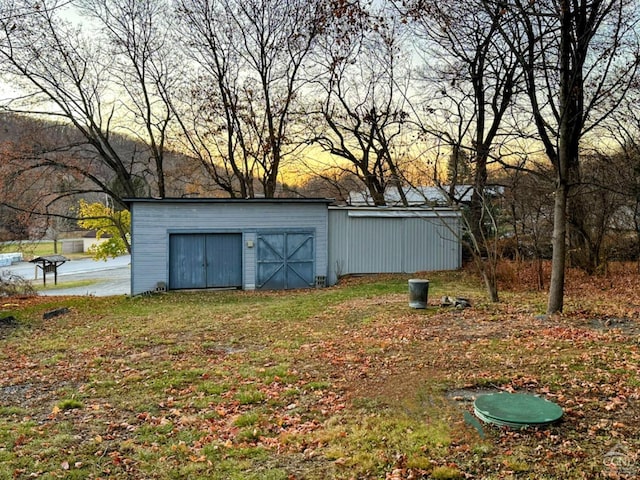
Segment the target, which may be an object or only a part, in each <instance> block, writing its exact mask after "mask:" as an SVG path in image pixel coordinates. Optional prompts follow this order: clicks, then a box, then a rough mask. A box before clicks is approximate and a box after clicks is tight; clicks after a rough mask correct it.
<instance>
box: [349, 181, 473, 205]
mask: <svg viewBox="0 0 640 480" xmlns="http://www.w3.org/2000/svg"><path fill="white" fill-rule="evenodd" d="M402 190H403V192H404V195H405V197H406V199H407V203H408V204H409V205H410V206H417V205H448V204H450V203H451V201H450V200H451V199H450V198H449V187H447V186H443V187H403V189H402ZM472 192H473V186H472V185H456V186H454V187H453V196H454V202H453V203H466V202H469V201H470V200H471V193H472ZM384 198H385V201H386V203H387V205H402V199H401V198H400V193H399V192H398V189H397V188H395V187H390V188H387V190H386V192H385V194H384ZM348 202H349V205H354V206H357V205H374V201H373V198H372V197H371V195H369V193H368V192H366V191H362V192H349V200H348Z"/></svg>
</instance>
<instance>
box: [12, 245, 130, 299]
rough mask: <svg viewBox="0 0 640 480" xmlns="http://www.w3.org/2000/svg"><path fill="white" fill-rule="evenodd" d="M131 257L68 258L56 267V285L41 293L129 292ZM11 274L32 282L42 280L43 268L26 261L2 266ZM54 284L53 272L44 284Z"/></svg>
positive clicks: (106, 293) (102, 294)
mask: <svg viewBox="0 0 640 480" xmlns="http://www.w3.org/2000/svg"><path fill="white" fill-rule="evenodd" d="M130 263H131V256H130V255H123V256H121V257H117V258H110V259H108V260H107V261H102V260H98V261H96V260H92V259H79V260H69V261H68V262H66V263H64V264H63V265H60V267H58V287H61V288H56V289H52V290H43V291H41V292H40V295H92V296H96V297H104V296H109V295H129V294H130V293H131V267H130ZM2 270H3V271H9V272H11V273H12V274H14V275H20V276H21V277H22V278H24V279H26V280H34V282H33V283H34V284H36V283H37V282H42V271H41V270H40V269H37V279H36V266H35V265H34V264H33V263H29V262H20V263H16V264H14V265H11V266H10V267H2ZM81 280H93V281H95V282H94V283H91V284H90V285H85V286H83V287H73V288H64V283H66V282H76V281H81ZM52 284H53V274H48V275H47V285H52Z"/></svg>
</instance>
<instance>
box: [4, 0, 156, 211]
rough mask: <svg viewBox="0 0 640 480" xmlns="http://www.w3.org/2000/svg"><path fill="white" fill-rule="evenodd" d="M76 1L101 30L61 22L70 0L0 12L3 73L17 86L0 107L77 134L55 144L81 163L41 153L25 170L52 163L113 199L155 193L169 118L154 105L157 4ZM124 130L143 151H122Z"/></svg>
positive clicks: (137, 0)
mask: <svg viewBox="0 0 640 480" xmlns="http://www.w3.org/2000/svg"><path fill="white" fill-rule="evenodd" d="M81 3H82V5H83V7H84V8H85V10H84V11H85V12H90V13H92V14H93V16H94V18H95V19H97V20H98V24H99V26H102V27H103V29H102V30H98V31H95V30H94V31H87V30H86V29H82V28H81V27H80V26H78V25H75V24H73V23H72V22H70V21H68V20H66V19H65V17H66V15H67V14H68V11H66V10H65V8H69V2H63V1H61V0H46V1H40V2H27V3H26V5H27V7H25V8H26V11H27V13H28V15H27V14H25V13H24V11H23V12H22V13H20V12H18V11H16V10H12V11H10V12H9V15H8V16H2V17H0V35H1V36H0V67H1V74H2V79H3V80H4V81H5V82H7V83H9V84H11V85H13V86H15V88H16V91H17V92H18V93H16V94H15V95H14V96H13V97H12V98H9V99H5V100H6V101H5V104H4V108H6V109H7V110H9V111H13V112H18V113H28V114H32V115H39V116H40V117H43V118H47V119H49V120H53V121H58V122H59V123H62V124H65V125H71V126H72V127H73V129H74V131H75V132H76V133H77V135H75V136H74V135H69V139H70V141H69V142H68V143H67V144H65V145H62V144H60V145H57V147H58V148H65V149H66V150H67V152H68V155H67V158H73V159H75V160H78V159H82V161H76V162H75V163H73V164H69V163H66V162H64V161H61V159H60V158H59V157H56V158H51V157H48V158H47V160H46V161H44V162H36V163H34V164H33V168H36V169H37V168H42V166H43V165H44V166H51V165H55V167H56V168H58V169H67V170H68V171H69V172H71V173H72V174H74V175H76V174H80V175H82V176H83V177H84V179H85V180H86V181H87V182H89V183H90V184H91V185H90V186H86V187H84V188H85V190H87V191H90V192H104V193H107V194H108V195H110V196H111V197H113V198H114V199H115V200H116V201H118V200H119V199H120V198H121V197H122V196H129V197H134V196H138V195H148V194H154V195H160V196H163V195H164V194H165V182H164V171H163V155H164V145H165V141H166V135H167V125H168V122H169V117H168V111H167V109H166V107H165V108H163V107H162V105H163V97H162V92H163V91H164V89H165V86H166V83H165V82H166V81H167V78H168V70H167V68H166V64H163V63H162V61H163V60H164V59H165V57H164V53H163V47H164V44H163V38H162V34H161V31H162V28H161V23H160V22H161V19H162V16H161V14H162V13H163V9H162V8H161V7H162V3H161V2H159V1H156V0H135V1H134V0H86V1H83V2H81ZM23 10H24V9H23ZM94 27H95V25H94ZM118 134H119V135H118ZM124 134H133V135H134V136H136V137H137V138H138V139H139V140H141V143H140V144H138V147H139V146H140V145H143V146H144V148H143V149H142V150H144V151H139V150H137V149H134V150H133V151H124V150H123V148H122V144H121V143H119V141H120V139H121V138H122V137H121V136H122V135H124ZM45 153H46V152H43V154H45ZM150 159H153V160H152V161H151V162H150V161H149V160H150ZM77 193H79V192H77Z"/></svg>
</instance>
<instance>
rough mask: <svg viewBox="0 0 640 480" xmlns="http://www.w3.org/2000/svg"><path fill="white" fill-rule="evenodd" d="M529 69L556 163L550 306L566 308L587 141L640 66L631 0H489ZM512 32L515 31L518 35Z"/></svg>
mask: <svg viewBox="0 0 640 480" xmlns="http://www.w3.org/2000/svg"><path fill="white" fill-rule="evenodd" d="M483 3H484V5H485V10H486V11H487V12H490V13H491V15H492V18H493V19H494V20H495V21H497V22H499V25H500V31H501V33H502V34H503V39H504V40H505V42H506V44H507V45H509V48H510V50H511V51H512V52H517V53H518V60H519V62H520V66H521V68H522V69H523V70H524V72H525V80H526V96H527V98H528V101H529V105H530V112H531V115H532V116H533V120H534V125H535V133H536V136H537V140H538V141H539V142H541V144H542V145H543V147H544V151H545V154H546V156H547V157H548V158H549V160H550V162H551V164H552V165H553V167H554V173H555V199H554V229H553V231H554V233H553V259H552V273H551V284H550V289H549V298H548V304H547V313H549V314H552V313H556V312H561V311H562V309H563V304H564V283H565V269H566V258H567V239H568V235H567V225H568V223H569V221H570V220H571V221H572V222H573V223H576V222H580V221H581V219H580V215H579V214H580V211H579V206H578V205H576V204H574V203H573V202H572V201H571V200H570V199H571V194H572V192H573V191H574V189H575V187H576V186H577V185H579V184H580V182H581V179H580V166H581V164H580V146H581V140H582V139H583V137H584V136H585V135H588V134H589V133H590V132H591V131H592V130H593V129H594V128H595V127H597V126H598V125H599V124H601V123H602V122H603V121H604V120H605V119H606V118H607V117H608V116H609V115H610V114H611V113H612V111H613V110H615V108H616V106H617V104H618V102H619V100H620V99H621V98H622V97H623V96H624V95H625V93H626V92H627V89H628V87H629V85H630V82H631V81H632V80H633V78H634V76H635V73H636V71H637V68H638V58H639V56H638V52H639V49H638V39H637V30H636V28H637V18H638V12H637V8H638V6H637V2H635V1H633V0H543V1H535V2H532V1H528V0H527V1H523V0H508V1H503V0H500V1H493V0H483ZM514 32H517V34H515V35H514Z"/></svg>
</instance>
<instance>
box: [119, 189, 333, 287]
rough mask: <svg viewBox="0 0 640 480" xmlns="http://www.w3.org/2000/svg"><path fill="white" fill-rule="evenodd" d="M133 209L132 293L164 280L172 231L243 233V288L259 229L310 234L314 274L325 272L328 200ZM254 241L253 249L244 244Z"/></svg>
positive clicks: (135, 205)
mask: <svg viewBox="0 0 640 480" xmlns="http://www.w3.org/2000/svg"><path fill="white" fill-rule="evenodd" d="M130 205H131V211H132V228H131V231H132V248H133V255H132V265H131V267H132V276H131V293H132V294H134V295H135V294H139V293H142V292H145V291H149V290H153V289H155V287H156V285H157V283H158V282H165V283H167V284H168V279H169V235H170V234H171V233H222V232H228V233H233V232H237V233H242V235H243V239H242V241H243V262H244V265H243V286H244V288H247V289H252V288H255V282H256V280H255V279H256V270H255V268H256V258H255V249H256V233H257V232H258V231H260V230H262V229H265V230H269V231H274V230H278V229H280V230H287V229H291V230H296V229H304V230H312V231H314V232H315V242H316V243H315V245H316V250H315V257H316V258H315V269H316V272H315V275H326V274H327V273H326V272H327V251H328V240H327V228H328V221H327V204H326V203H322V202H315V203H314V202H309V203H304V202H303V203H300V202H282V201H280V202H269V201H264V202H247V203H243V202H238V201H235V202H223V201H220V202H206V201H203V202H198V201H196V200H195V199H194V200H193V201H192V202H185V201H173V202H172V201H171V200H168V199H164V200H159V201H136V200H132V201H131V202H130ZM251 242H252V244H253V247H250V246H249V245H250V244H251Z"/></svg>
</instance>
